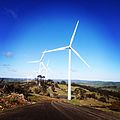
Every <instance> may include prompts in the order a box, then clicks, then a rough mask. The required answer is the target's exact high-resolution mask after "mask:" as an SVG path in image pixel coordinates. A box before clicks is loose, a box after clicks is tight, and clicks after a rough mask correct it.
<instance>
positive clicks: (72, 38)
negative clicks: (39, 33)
mask: <svg viewBox="0 0 120 120" xmlns="http://www.w3.org/2000/svg"><path fill="white" fill-rule="evenodd" d="M78 24H79V20H78V21H77V24H76V26H75V29H74V31H73V34H72V37H71V40H70V43H69V45H68V46H65V47H60V48H56V49H53V50H47V51H44V52H43V53H50V52H56V51H61V50H66V49H68V54H69V55H68V100H71V51H72V52H73V53H74V54H75V55H77V56H78V58H79V59H80V60H81V61H82V62H83V63H84V64H85V65H86V66H87V67H88V68H89V67H90V66H89V65H88V64H87V62H86V61H85V60H84V59H83V58H82V57H81V56H80V55H79V53H78V52H77V51H76V50H75V49H73V48H72V43H73V40H74V36H75V33H76V30H77V27H78Z"/></svg>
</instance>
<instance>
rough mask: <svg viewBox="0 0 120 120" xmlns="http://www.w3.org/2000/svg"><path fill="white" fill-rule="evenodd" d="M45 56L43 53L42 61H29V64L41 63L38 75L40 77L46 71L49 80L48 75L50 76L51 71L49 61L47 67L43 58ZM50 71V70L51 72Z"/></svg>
mask: <svg viewBox="0 0 120 120" xmlns="http://www.w3.org/2000/svg"><path fill="white" fill-rule="evenodd" d="M44 55H45V53H44V52H43V53H42V56H41V58H40V60H37V61H29V62H28V63H39V68H38V69H39V70H38V74H39V75H40V74H41V73H42V71H43V70H45V77H46V79H47V77H48V76H47V75H48V70H49V67H48V65H49V61H48V62H47V64H46V65H45V64H44V62H43V58H44ZM49 71H50V70H49Z"/></svg>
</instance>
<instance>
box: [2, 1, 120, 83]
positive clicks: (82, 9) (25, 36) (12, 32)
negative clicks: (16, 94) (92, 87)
mask: <svg viewBox="0 0 120 120" xmlns="http://www.w3.org/2000/svg"><path fill="white" fill-rule="evenodd" d="M119 6H120V1H119V0H84V1H83V0H68V1H67V0H60V1H59V0H29V1H28V0H0V76H1V77H26V76H28V75H29V76H32V77H35V74H36V73H35V72H36V71H38V64H28V63H27V61H30V60H39V59H40V57H41V52H42V51H44V50H45V49H47V50H49V49H54V48H57V47H63V46H65V45H68V44H69V41H70V38H71V35H72V33H73V30H74V27H75V24H76V22H77V20H80V23H79V26H78V29H77V32H76V35H75V39H74V42H73V48H75V49H76V50H77V52H78V53H79V54H80V55H81V56H82V57H83V58H84V59H85V60H86V61H87V63H88V64H89V65H90V66H91V69H88V68H87V67H86V66H85V65H84V63H82V62H81V61H80V60H79V59H78V58H77V57H76V56H75V55H74V54H72V79H87V80H113V81H119V80H120V7H119ZM67 52H68V51H60V52H54V53H50V54H46V55H45V58H44V62H45V63H47V61H48V60H49V61H50V63H49V68H50V69H51V71H52V73H49V74H48V76H49V77H50V78H61V79H62V78H67V68H68V66H67V63H68V62H67V61H68V53H67Z"/></svg>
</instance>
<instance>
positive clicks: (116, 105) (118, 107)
mask: <svg viewBox="0 0 120 120" xmlns="http://www.w3.org/2000/svg"><path fill="white" fill-rule="evenodd" d="M109 108H110V109H111V110H114V111H120V102H118V101H115V102H112V103H111V106H110V107H109Z"/></svg>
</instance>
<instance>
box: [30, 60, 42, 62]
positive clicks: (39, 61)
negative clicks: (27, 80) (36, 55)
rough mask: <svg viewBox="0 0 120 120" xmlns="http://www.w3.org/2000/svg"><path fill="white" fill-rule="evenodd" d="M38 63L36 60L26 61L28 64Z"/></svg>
mask: <svg viewBox="0 0 120 120" xmlns="http://www.w3.org/2000/svg"><path fill="white" fill-rule="evenodd" d="M39 62H40V61H39V60H37V61H28V63H39Z"/></svg>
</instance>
